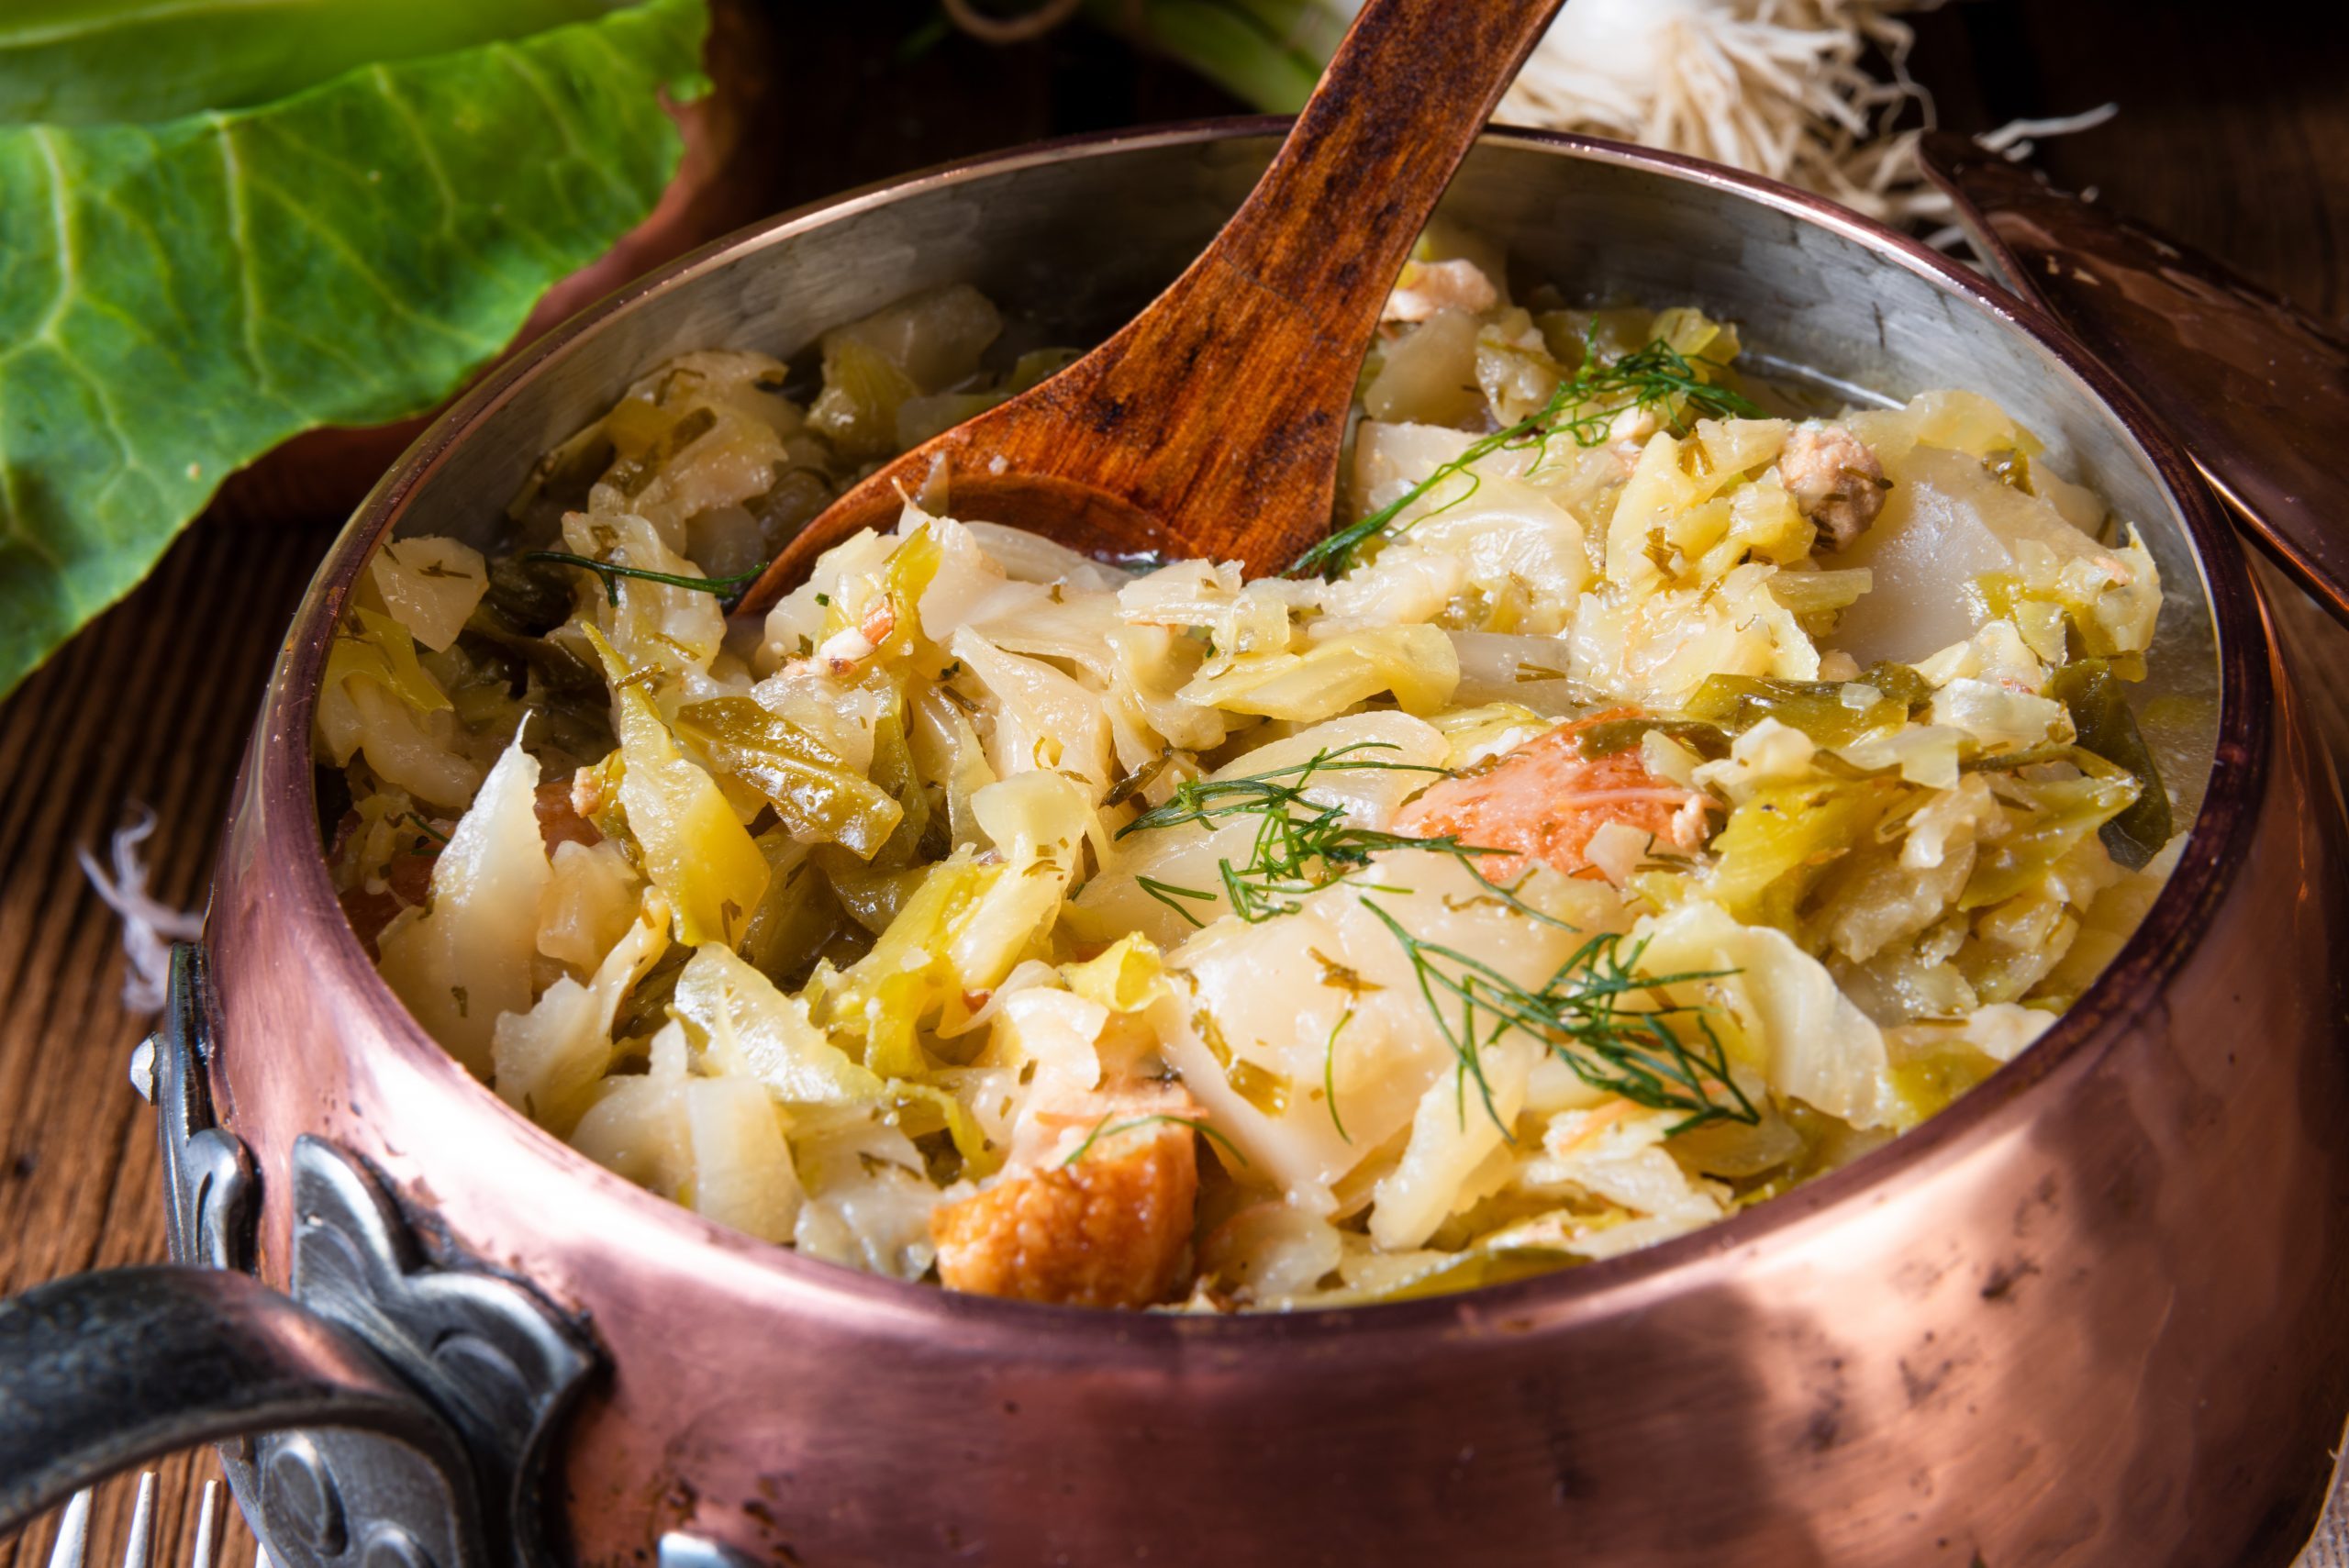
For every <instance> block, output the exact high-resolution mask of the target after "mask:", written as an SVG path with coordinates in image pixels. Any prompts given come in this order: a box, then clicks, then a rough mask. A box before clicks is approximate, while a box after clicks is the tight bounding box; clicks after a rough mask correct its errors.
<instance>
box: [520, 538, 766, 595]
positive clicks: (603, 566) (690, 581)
mask: <svg viewBox="0 0 2349 1568" xmlns="http://www.w3.org/2000/svg"><path fill="white" fill-rule="evenodd" d="M522 559H523V560H525V561H551V562H556V563H558V564H560V565H563V566H579V567H584V568H585V569H586V570H587V571H590V572H593V573H595V574H596V576H598V577H600V578H602V579H603V580H604V596H605V597H606V598H607V599H608V600H610V602H611V603H613V604H615V605H617V604H618V603H619V602H620V579H621V578H623V577H632V578H634V579H636V580H637V581H638V582H640V583H658V584H661V585H662V586H663V587H666V588H691V589H694V590H696V592H698V593H704V594H715V595H718V597H719V598H721V599H729V598H732V597H733V596H734V595H736V594H739V593H740V592H741V591H742V590H743V589H745V588H747V587H749V586H750V585H751V584H753V583H755V582H757V581H758V580H759V574H760V573H763V572H764V571H765V570H766V568H765V567H763V566H754V567H752V568H751V570H750V571H748V572H738V573H735V574H734V575H733V576H731V577H681V576H678V575H677V574H676V573H671V572H648V571H646V570H645V569H644V568H642V567H640V566H622V565H620V564H619V563H618V562H613V561H597V560H596V558H595V557H593V556H590V555H573V554H572V553H571V552H570V551H569V550H525V551H523V553H522Z"/></svg>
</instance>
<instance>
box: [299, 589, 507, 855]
mask: <svg viewBox="0 0 2349 1568" xmlns="http://www.w3.org/2000/svg"><path fill="white" fill-rule="evenodd" d="M315 728H316V740H317V746H318V749H319V750H321V751H324V752H325V753H326V754H327V755H328V757H329V758H330V759H332V761H333V762H334V764H335V766H337V767H339V768H340V767H346V766H348V765H349V764H350V762H351V758H352V757H353V756H356V755H358V754H360V753H361V752H362V751H363V752H364V753H365V754H366V758H367V765H368V766H369V767H370V768H372V769H373V770H374V772H375V774H376V776H377V777H379V778H381V779H382V780H383V781H384V783H386V784H391V785H392V786H393V787H395V788H396V789H401V790H405V791H406V793H407V794H409V795H413V796H414V797H416V798H417V799H418V800H421V801H423V802H425V803H426V804H427V805H430V806H442V807H445V808H447V809H448V810H450V811H451V812H452V813H453V812H457V811H461V810H462V809H463V808H464V806H466V805H467V803H469V802H470V801H471V800H472V799H473V795H474V793H475V792H476V791H478V790H479V789H480V787H481V780H482V769H481V767H480V766H479V765H478V764H477V763H475V762H473V759H472V758H471V757H470V756H468V755H467V754H466V751H465V748H466V742H467V737H466V735H465V734H464V732H463V729H462V727H461V726H460V725H459V724H458V722H457V716H456V714H455V712H454V710H453V705H452V704H451V702H450V700H449V694H448V693H447V692H445V691H443V690H442V689H441V688H440V683H439V682H437V681H435V680H434V679H433V678H432V676H431V674H430V673H429V672H428V671H427V670H426V669H425V668H424V667H423V665H422V664H421V663H420V662H418V661H417V654H416V640H415V639H414V638H413V637H412V636H410V635H409V632H408V629H407V628H406V627H405V626H403V625H401V624H400V623H399V622H398V621H396V620H395V619H393V618H392V617H390V616H388V615H385V614H384V613H382V612H380V611H376V610H371V609H368V608H367V607H365V606H363V605H362V606H355V607H353V609H352V610H351V617H350V618H349V619H348V620H347V621H346V622H345V623H344V624H343V625H341V626H340V627H338V628H335V635H334V640H333V642H332V643H331V645H330V646H329V647H328V650H327V667H326V673H325V674H324V676H323V677H322V678H321V680H320V682H319V686H318V706H317V719H316V724H315Z"/></svg>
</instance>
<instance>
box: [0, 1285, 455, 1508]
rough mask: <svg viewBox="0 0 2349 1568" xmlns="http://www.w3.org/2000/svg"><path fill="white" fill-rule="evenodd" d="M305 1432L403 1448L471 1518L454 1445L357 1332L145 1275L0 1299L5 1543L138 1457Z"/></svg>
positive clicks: (259, 1293)
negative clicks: (436, 1475) (327, 1431)
mask: <svg viewBox="0 0 2349 1568" xmlns="http://www.w3.org/2000/svg"><path fill="white" fill-rule="evenodd" d="M304 1427H329V1428H338V1429H350V1430H356V1431H366V1432H373V1433H376V1434H379V1435H380V1436H382V1437H384V1438H386V1439H389V1440H393V1441H395V1442H398V1443H401V1444H404V1445H406V1447H408V1448H410V1449H412V1450H414V1451H416V1452H417V1456H418V1457H419V1458H420V1459H422V1460H423V1461H425V1462H428V1463H429V1464H430V1465H431V1466H432V1467H433V1468H434V1469H436V1470H438V1471H439V1472H440V1474H441V1475H442V1476H443V1478H444V1479H445V1481H446V1483H447V1485H448V1486H449V1488H450V1490H451V1492H452V1493H453V1494H454V1495H455V1496H456V1498H457V1500H458V1503H459V1506H460V1507H463V1508H467V1509H470V1507H471V1506H472V1504H471V1497H470V1493H471V1491H472V1486H471V1481H470V1477H469V1474H468V1468H469V1467H468V1465H467V1462H466V1460H465V1452H464V1448H463V1446H462V1444H461V1443H460V1442H458V1440H457V1439H456V1435H455V1434H454V1433H453V1432H451V1430H450V1429H449V1427H448V1425H447V1423H445V1422H443V1421H442V1420H441V1419H440V1417H439V1416H438V1415H436V1414H435V1413H434V1412H433V1410H432V1407H430V1406H429V1405H427V1404H426V1403H425V1402H424V1400H423V1399H422V1398H420V1397H419V1396H417V1392H416V1390H415V1389H414V1388H412V1387H411V1386H409V1385H407V1384H406V1382H404V1381H403V1380H402V1379H401V1378H400V1377H399V1375H398V1374H397V1373H394V1372H392V1371H391V1370H390V1368H388V1367H386V1366H385V1365H384V1362H383V1361H382V1360H381V1358H379V1357H378V1356H377V1355H376V1354H375V1353H374V1351H372V1350H370V1349H368V1347H367V1345H366V1344H365V1342H364V1341H362V1340H361V1339H360V1338H359V1336H358V1335H357V1334H355V1333H353V1332H351V1330H350V1329H345V1328H343V1327H342V1326H341V1325H340V1324H338V1323H335V1322H333V1321H331V1320H330V1319H328V1318H323V1317H321V1316H319V1315H318V1314H317V1313H316V1312H313V1311H311V1310H310V1309H309V1308H307V1307H304V1306H302V1305H301V1304H300V1303H298V1302H296V1301H295V1300H294V1299H293V1298H292V1297H290V1296H282V1295H280V1294H279V1293H278V1292H276V1291H273V1290H272V1289H270V1288H269V1287H268V1286H266V1285H264V1284H261V1283H260V1282H259V1281H258V1280H254V1279H251V1278H249V1277H248V1276H246V1275H243V1274H237V1273H225V1272H223V1271H221V1270H218V1269H210V1268H192V1267H188V1266H185V1265H182V1264H170V1263H166V1264H155V1265H151V1266H148V1267H143V1268H128V1269H109V1270H104V1271H101V1272H96V1273H85V1274H76V1275H74V1276H72V1277H71V1278H68V1279H61V1280H57V1281H55V1282H53V1283H51V1284H44V1285H39V1286H37V1287H36V1288H34V1289H32V1290H29V1291H27V1292H26V1293H25V1294H24V1295H22V1296H17V1297H16V1298H14V1299H13V1300H9V1301H6V1302H0V1534H6V1533H7V1532H9V1531H11V1530H14V1529H18V1528H19V1527H21V1526H23V1525H24V1524H26V1523H28V1522H29V1521H30V1520H31V1519H32V1518H33V1517H34V1516H35V1515H36V1514H39V1513H40V1512H41V1511H42V1510H44V1509H46V1508H49V1507H53V1506H55V1505H56V1504H58V1503H60V1502H62V1501H63V1500H64V1499H65V1498H66V1497H67V1496H70V1495H71V1494H72V1493H73V1492H75V1491H77V1490H79V1489H80V1488H81V1487H83V1486H85V1485H90V1484H91V1483H93V1482H95V1481H99V1480H102V1479H104V1478H105V1477H106V1476H108V1475H112V1474H114V1473H116V1472H117V1471H120V1470H124V1469H127V1468H128V1467H129V1466H131V1465H133V1464H137V1463H139V1462H141V1461H143V1460H149V1459H152V1458H155V1457H156V1456H158V1455H160V1454H164V1453H169V1452H172V1451H175V1450H178V1449H184V1448H190V1447H193V1446H195V1444H198V1443H205V1442H217V1441H221V1440H227V1439H231V1438H241V1437H246V1436H250V1435H252V1434H256V1433H261V1432H273V1431H281V1430H285V1429H294V1428H304ZM477 1522H478V1521H475V1523H476V1525H477ZM467 1533H468V1534H476V1533H477V1530H472V1531H468V1532H467Z"/></svg>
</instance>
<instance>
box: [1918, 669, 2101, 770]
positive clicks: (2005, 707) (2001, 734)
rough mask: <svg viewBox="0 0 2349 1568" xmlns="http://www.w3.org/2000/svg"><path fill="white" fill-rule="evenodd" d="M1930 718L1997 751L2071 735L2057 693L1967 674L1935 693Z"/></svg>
mask: <svg viewBox="0 0 2349 1568" xmlns="http://www.w3.org/2000/svg"><path fill="white" fill-rule="evenodd" d="M1929 717H1930V718H1931V719H1932V722H1933V723H1934V724H1937V725H1945V726H1947V727H1948V728H1952V729H1958V730H1963V731H1965V733H1966V734H1968V735H1970V736H1972V737H1973V738H1974V739H1975V740H1979V741H1981V742H1982V743H1983V744H1984V745H1985V746H1987V747H1989V748H1991V749H1992V750H1995V751H2005V750H2009V749H2021V748H2028V747H2032V746H2043V745H2045V744H2047V743H2048V742H2049V741H2068V740H2071V739H2072V738H2073V729H2072V717H2071V715H2070V714H2069V713H2068V712H2067V711H2066V710H2065V706H2064V705H2063V704H2062V703H2059V702H2057V701H2055V700H2054V698H2053V697H2043V696H2035V695H2032V694H2031V693H2029V692H2018V691H2013V690H2010V689H2009V688H2008V687H2006V686H2003V685H1998V684H1993V683H1991V682H1988V681H1977V680H1975V679H1973V678H1971V677H1969V676H1960V677H1958V678H1957V679H1956V680H1954V681H1951V682H1950V683H1949V684H1946V685H1944V686H1943V687H1942V688H1941V690H1939V691H1937V692H1935V693H1934V694H1933V704H1932V711H1931V713H1930V715H1929ZM1935 782H1939V781H1935Z"/></svg>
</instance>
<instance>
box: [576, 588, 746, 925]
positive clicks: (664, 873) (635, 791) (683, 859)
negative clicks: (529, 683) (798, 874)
mask: <svg viewBox="0 0 2349 1568" xmlns="http://www.w3.org/2000/svg"><path fill="white" fill-rule="evenodd" d="M588 639H589V641H591V642H593V643H595V644H596V645H597V647H596V651H597V653H598V654H599V655H601V656H602V658H603V661H604V665H605V672H606V675H607V680H608V681H609V683H610V684H611V685H612V687H613V688H614V689H613V693H612V710H613V728H616V729H618V731H619V740H620V755H621V759H622V761H623V762H624V764H625V767H624V771H623V772H622V773H621V775H620V790H619V795H620V809H621V810H622V811H624V812H625V813H627V816H628V826H629V833H630V834H632V835H633V836H634V837H635V839H636V841H637V844H638V846H639V847H640V849H641V850H642V851H643V855H644V870H645V874H646V875H648V876H649V877H651V880H652V885H654V886H655V887H658V888H659V889H660V890H661V891H662V894H664V895H666V896H667V897H668V900H669V904H670V906H671V907H672V908H673V909H674V912H675V915H676V920H677V940H679V941H682V942H684V943H685V944H686V945H688V946H692V947H698V946H700V945H701V944H702V943H704V942H707V941H713V940H715V941H722V942H729V943H730V942H732V941H733V940H735V939H736V937H737V936H738V934H739V933H740V930H741V929H742V927H743V924H744V922H745V921H747V920H748V919H749V917H750V912H751V910H753V909H756V908H757V907H758V906H759V899H760V898H761V896H762V895H764V894H765V892H766V888H767V881H768V877H769V874H770V873H769V870H768V866H767V861H766V857H765V856H764V855H763V854H761V853H760V852H759V847H758V845H757V844H755V843H754V842H752V841H751V835H750V833H749V831H748V830H746V829H745V828H743V826H742V824H741V821H740V818H739V817H737V816H736V815H735V811H734V808H733V806H731V805H730V804H729V802H728V800H727V797H726V795H725V794H724V793H723V792H722V791H721V790H719V788H718V781H717V780H715V779H713V778H712V777H711V776H710V775H709V774H708V773H707V772H706V771H704V770H703V768H702V767H701V766H700V764H698V763H696V762H694V761H693V759H691V758H690V757H688V756H686V755H685V752H684V751H682V750H680V749H679V748H678V745H677V740H676V737H675V736H674V735H673V734H671V733H670V731H669V726H668V725H667V723H665V722H664V721H663V720H662V717H661V714H660V710H659V709H657V708H656V707H654V706H653V704H652V699H651V697H649V696H647V695H645V693H644V689H643V687H642V686H640V685H630V684H626V671H625V669H624V668H623V667H621V665H620V663H619V661H618V658H617V656H616V655H615V653H614V652H613V651H612V647H611V644H609V643H608V642H606V641H605V640H604V639H603V634H602V633H600V632H598V631H596V629H595V628H593V627H590V628H588Z"/></svg>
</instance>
